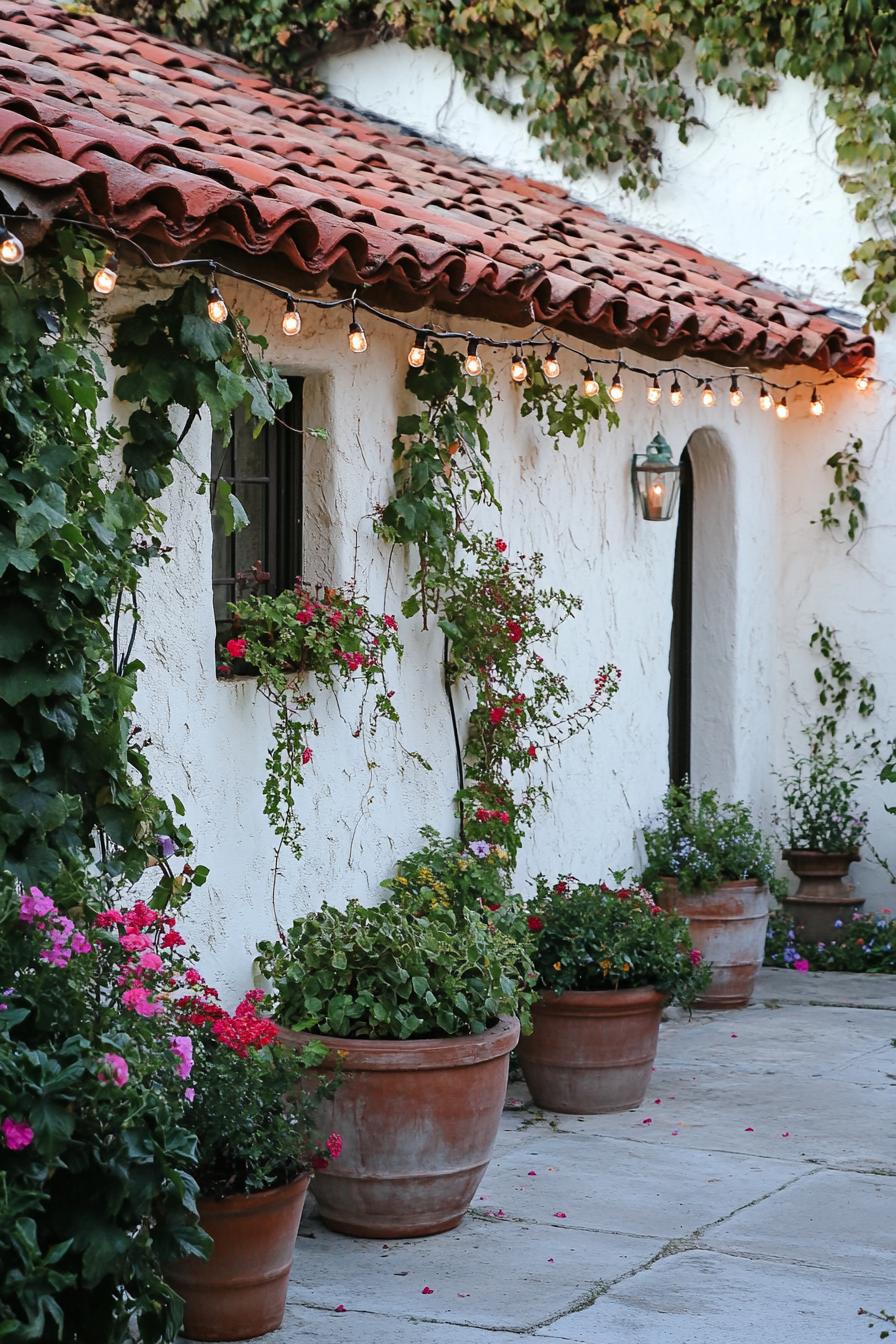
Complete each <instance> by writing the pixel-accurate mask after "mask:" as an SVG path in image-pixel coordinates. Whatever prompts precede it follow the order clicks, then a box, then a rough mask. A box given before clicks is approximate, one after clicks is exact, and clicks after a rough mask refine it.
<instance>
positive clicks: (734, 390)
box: [728, 378, 744, 406]
mask: <svg viewBox="0 0 896 1344" xmlns="http://www.w3.org/2000/svg"><path fill="white" fill-rule="evenodd" d="M743 399H744V394H743V392H741V390H740V387H739V386H738V382H737V379H736V378H732V379H731V387H730V389H729V391H728V400H729V401H730V402H731V405H732V406H740V405H741V404H742V402H743Z"/></svg>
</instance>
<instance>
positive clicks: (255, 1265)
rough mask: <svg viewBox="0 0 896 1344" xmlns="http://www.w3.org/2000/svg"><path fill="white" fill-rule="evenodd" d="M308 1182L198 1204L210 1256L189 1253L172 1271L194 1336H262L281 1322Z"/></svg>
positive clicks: (172, 1281)
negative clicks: (211, 1246) (210, 1244)
mask: <svg viewBox="0 0 896 1344" xmlns="http://www.w3.org/2000/svg"><path fill="white" fill-rule="evenodd" d="M309 1180H310V1177H309V1176H300V1177H299V1179H298V1180H296V1181H291V1182H290V1184H289V1185H279V1186H277V1187H276V1188H275V1189H273V1190H263V1191H262V1192H261V1193H260V1194H257V1195H229V1196H228V1197H227V1198H226V1199H200V1200H199V1201H198V1208H199V1221H200V1223H201V1224H202V1226H203V1228H204V1229H205V1231H206V1232H207V1233H208V1234H209V1236H210V1237H211V1238H212V1240H213V1242H214V1243H215V1245H214V1248H213V1250H212V1254H211V1258H210V1259H208V1260H200V1259H199V1258H198V1257H196V1256H188V1257H187V1258H186V1259H185V1260H178V1261H176V1262H175V1263H174V1264H172V1265H169V1266H168V1267H167V1269H166V1271H165V1277H166V1278H167V1280H168V1282H169V1283H170V1284H171V1286H172V1288H174V1289H176V1291H177V1292H178V1293H180V1295H181V1297H182V1298H183V1299H184V1302H185V1304H186V1306H185V1310H184V1324H183V1333H184V1335H185V1336H186V1337H187V1339H200V1340H209V1339H214V1340H225V1339H256V1338H257V1337H258V1336H259V1335H266V1334H267V1333H268V1332H269V1331H270V1330H276V1329H277V1328H278V1326H279V1325H280V1324H281V1323H282V1321H283V1313H284V1311H285V1309H286V1289H287V1283H288V1280H289V1271H290V1269H291V1267H292V1258H293V1253H294V1251H295V1244H296V1235H297V1233H298V1230H299V1219H300V1218H301V1216H302V1206H303V1204H304V1203H305V1195H306V1193H307V1190H308V1182H309Z"/></svg>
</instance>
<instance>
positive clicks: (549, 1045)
mask: <svg viewBox="0 0 896 1344" xmlns="http://www.w3.org/2000/svg"><path fill="white" fill-rule="evenodd" d="M623 877H624V874H622V873H616V874H614V880H615V881H616V883H617V886H615V887H609V886H607V884H606V883H605V882H600V883H597V884H595V883H589V882H579V881H578V879H577V878H575V877H568V876H567V877H561V878H560V879H559V880H558V881H556V882H554V883H553V884H549V883H548V882H547V881H546V879H545V878H544V877H539V878H538V879H537V881H536V896H535V899H534V900H533V901H530V902H529V904H528V906H527V920H528V926H529V932H530V938H531V942H532V959H533V964H534V966H535V970H536V972H537V975H538V985H539V988H540V989H541V995H540V997H539V999H538V1002H537V1003H536V1004H535V1005H534V1007H533V1010H532V1018H533V1029H532V1034H531V1035H529V1036H525V1037H523V1039H522V1040H521V1042H520V1046H519V1059H520V1064H521V1065H522V1069H523V1074H524V1075H525V1079H526V1083H527V1085H528V1088H529V1091H530V1092H531V1093H532V1097H533V1099H534V1101H535V1102H537V1104H538V1105H539V1106H541V1107H543V1108H544V1109H545V1110H550V1111H563V1112H567V1113H573V1114H580V1115H602V1114H606V1113H608V1112H612V1111H626V1110H630V1109H631V1108H632V1107H635V1106H640V1104H641V1102H642V1101H643V1100H644V1093H645V1092H646V1090H647V1085H648V1083H649V1082H650V1073H651V1069H652V1067H653V1061H654V1059H655V1057H656V1050H657V1041H658V1037H659V1027H660V1018H661V1015H662V1011H663V1008H664V1007H665V1005H666V1004H668V1003H678V1004H681V1005H682V1006H683V1007H687V1008H689V1007H691V1005H692V1004H693V1003H694V1002H695V1000H696V999H697V998H698V996H699V995H700V994H701V993H703V992H704V991H705V990H706V988H707V986H708V984H709V981H710V971H709V968H708V967H707V965H706V964H705V963H704V962H703V957H702V954H701V953H700V952H698V951H697V950H696V949H695V948H693V947H692V945H691V940H690V937H689V935H688V926H687V923H686V922H685V920H683V919H681V918H679V917H678V916H677V915H674V914H668V913H667V912H665V911H664V910H661V909H660V907H659V906H658V905H657V904H656V902H655V901H654V899H653V897H652V896H651V895H650V893H649V892H648V891H647V890H645V888H644V887H641V886H638V885H637V884H635V885H631V886H624V885H619V884H620V883H621V882H622V880H623Z"/></svg>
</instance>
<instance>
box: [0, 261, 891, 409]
mask: <svg viewBox="0 0 896 1344" xmlns="http://www.w3.org/2000/svg"><path fill="white" fill-rule="evenodd" d="M2 248H3V244H2V243H0V251H2ZM4 260H5V258H4ZM870 386H871V379H870V378H869V377H868V374H867V373H860V374H859V376H858V378H857V379H856V391H857V392H867V391H868V389H869V387H870Z"/></svg>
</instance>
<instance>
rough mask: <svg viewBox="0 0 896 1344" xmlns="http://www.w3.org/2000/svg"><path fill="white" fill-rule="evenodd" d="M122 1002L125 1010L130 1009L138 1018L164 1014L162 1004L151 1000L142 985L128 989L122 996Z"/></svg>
mask: <svg viewBox="0 0 896 1344" xmlns="http://www.w3.org/2000/svg"><path fill="white" fill-rule="evenodd" d="M121 1002H122V1003H123V1004H124V1006H125V1008H130V1009H131V1010H132V1011H133V1012H135V1013H136V1014H137V1016H138V1017H156V1016H157V1015H158V1014H159V1013H161V1012H163V1007H162V1004H161V1003H157V1002H156V1001H155V1000H154V999H150V997H149V994H148V993H147V991H146V990H145V989H144V988H143V986H142V985H134V986H132V988H131V989H126V990H125V992H124V993H123V994H122V996H121Z"/></svg>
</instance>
